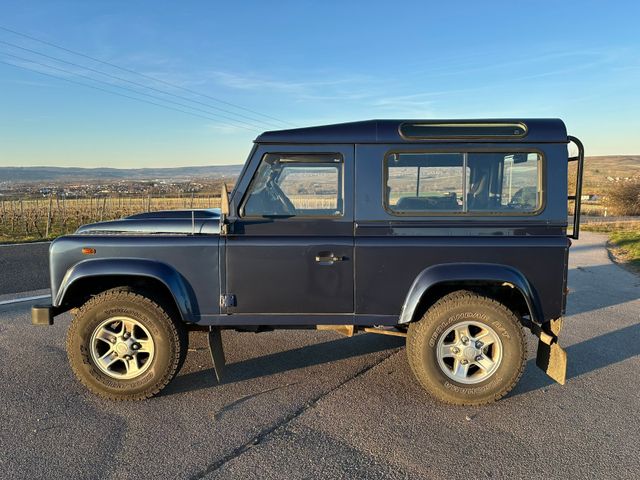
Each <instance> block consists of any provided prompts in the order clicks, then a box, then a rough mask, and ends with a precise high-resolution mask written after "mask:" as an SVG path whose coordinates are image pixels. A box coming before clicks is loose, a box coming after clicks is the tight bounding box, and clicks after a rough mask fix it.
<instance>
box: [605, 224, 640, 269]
mask: <svg viewBox="0 0 640 480" xmlns="http://www.w3.org/2000/svg"><path fill="white" fill-rule="evenodd" d="M609 239H610V241H611V242H610V243H611V247H612V248H611V250H612V253H613V255H614V256H615V258H616V259H617V260H618V261H620V262H621V263H624V264H626V265H627V266H628V267H630V268H631V269H633V270H634V271H635V272H639V273H640V231H635V232H633V231H632V232H613V233H611V234H610V235H609Z"/></svg>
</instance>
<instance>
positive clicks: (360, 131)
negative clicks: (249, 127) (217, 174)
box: [255, 118, 568, 144]
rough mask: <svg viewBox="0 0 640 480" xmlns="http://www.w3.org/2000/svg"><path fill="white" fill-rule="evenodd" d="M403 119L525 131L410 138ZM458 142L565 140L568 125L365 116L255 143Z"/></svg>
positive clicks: (537, 120)
mask: <svg viewBox="0 0 640 480" xmlns="http://www.w3.org/2000/svg"><path fill="white" fill-rule="evenodd" d="M404 123H419V124H420V123H423V124H434V123H435V124H465V125H467V124H472V125H475V124H477V125H487V124H516V123H517V124H524V125H526V130H527V132H526V134H525V135H524V136H520V137H500V138H496V137H495V136H486V137H484V136H478V137H467V138H460V137H453V136H451V137H447V138H420V139H418V138H411V139H407V138H405V137H404V136H402V135H401V133H400V126H401V125H402V124H404ZM443 142H445V143H461V142H465V143H466V142H473V143H476V142H494V143H496V142H499V143H502V142H508V143H567V142H568V140H567V129H566V127H565V125H564V122H563V121H562V120H560V119H558V118H530V119H522V118H520V119H513V118H506V119H505V118H501V119H495V118H494V119H473V120H461V119H456V120H440V119H438V120H435V119H431V120H412V119H405V120H364V121H360V122H349V123H337V124H333V125H320V126H315V127H304V128H293V129H288V130H273V131H268V132H264V133H263V134H261V135H259V136H258V137H257V138H256V139H255V143H307V144H310V143H314V144H317V143H443Z"/></svg>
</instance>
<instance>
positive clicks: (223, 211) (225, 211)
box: [220, 183, 229, 235]
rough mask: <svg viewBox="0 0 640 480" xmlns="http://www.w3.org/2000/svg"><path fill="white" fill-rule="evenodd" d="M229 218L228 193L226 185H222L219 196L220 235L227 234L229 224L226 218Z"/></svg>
mask: <svg viewBox="0 0 640 480" xmlns="http://www.w3.org/2000/svg"><path fill="white" fill-rule="evenodd" d="M228 216H229V193H228V192H227V184H226V183H223V184H222V193H221V195H220V235H226V234H227V233H229V224H228V223H227V217H228Z"/></svg>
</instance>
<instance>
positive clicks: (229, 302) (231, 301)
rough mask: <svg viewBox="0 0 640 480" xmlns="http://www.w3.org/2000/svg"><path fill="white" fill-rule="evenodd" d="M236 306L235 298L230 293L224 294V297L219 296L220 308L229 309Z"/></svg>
mask: <svg viewBox="0 0 640 480" xmlns="http://www.w3.org/2000/svg"><path fill="white" fill-rule="evenodd" d="M235 306H236V296H235V295H233V294H232V293H226V294H224V295H220V307H222V308H229V307H235Z"/></svg>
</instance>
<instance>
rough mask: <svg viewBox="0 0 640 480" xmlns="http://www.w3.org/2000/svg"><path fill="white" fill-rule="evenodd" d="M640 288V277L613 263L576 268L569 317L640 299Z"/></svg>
mask: <svg viewBox="0 0 640 480" xmlns="http://www.w3.org/2000/svg"><path fill="white" fill-rule="evenodd" d="M639 287H640V277H638V276H637V275H634V274H632V273H629V272H627V271H626V270H624V269H623V268H622V267H620V266H618V265H616V264H613V263H610V264H607V265H593V266H577V267H573V268H571V269H570V270H569V297H568V299H567V315H576V314H580V313H585V312H590V311H594V310H599V309H601V308H605V307H611V306H614V305H620V304H623V303H627V302H632V301H634V300H638V299H639V298H640V288H639Z"/></svg>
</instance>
